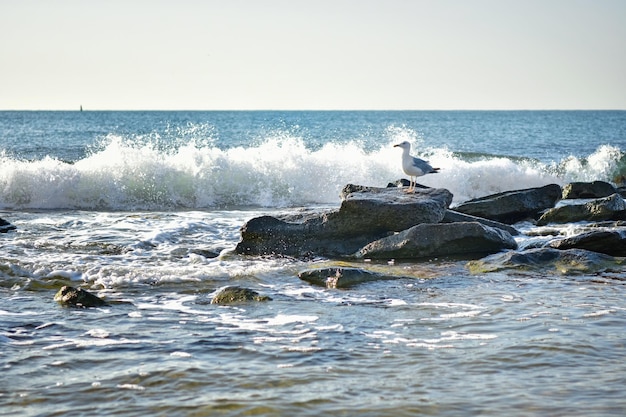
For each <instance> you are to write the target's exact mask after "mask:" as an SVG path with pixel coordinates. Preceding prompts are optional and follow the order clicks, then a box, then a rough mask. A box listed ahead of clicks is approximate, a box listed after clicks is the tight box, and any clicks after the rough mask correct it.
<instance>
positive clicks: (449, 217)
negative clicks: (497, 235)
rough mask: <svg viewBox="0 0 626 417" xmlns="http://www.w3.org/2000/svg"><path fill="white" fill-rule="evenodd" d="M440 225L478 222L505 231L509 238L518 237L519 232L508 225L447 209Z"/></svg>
mask: <svg viewBox="0 0 626 417" xmlns="http://www.w3.org/2000/svg"><path fill="white" fill-rule="evenodd" d="M441 222H442V223H458V222H478V223H480V224H484V225H485V226H489V227H495V228H496V229H502V230H505V231H507V232H508V233H509V234H510V235H511V236H517V235H519V231H518V230H517V229H516V228H514V227H513V226H510V225H508V224H504V223H500V222H497V221H495V220H489V219H483V218H482V217H477V216H472V215H469V214H464V213H459V212H458V211H454V210H450V209H448V210H447V211H446V215H445V216H444V218H443V220H442V221H441Z"/></svg>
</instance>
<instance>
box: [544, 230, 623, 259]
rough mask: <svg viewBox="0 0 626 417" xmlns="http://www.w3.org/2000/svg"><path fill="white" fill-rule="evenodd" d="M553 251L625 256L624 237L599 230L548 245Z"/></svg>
mask: <svg viewBox="0 0 626 417" xmlns="http://www.w3.org/2000/svg"><path fill="white" fill-rule="evenodd" d="M548 245H549V246H550V247H551V248H555V249H573V248H577V249H586V250H589V251H593V252H600V253H604V254H607V255H611V256H626V236H624V233H620V232H618V231H614V230H599V231H593V232H588V233H583V234H580V235H578V236H573V237H568V238H565V239H559V240H554V241H552V242H550V243H549V244H548Z"/></svg>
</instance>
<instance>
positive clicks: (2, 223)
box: [0, 218, 17, 233]
mask: <svg viewBox="0 0 626 417" xmlns="http://www.w3.org/2000/svg"><path fill="white" fill-rule="evenodd" d="M15 229H17V228H16V227H15V226H13V225H12V224H11V223H9V222H8V221H6V220H4V219H3V218H0V233H7V232H9V231H11V230H15Z"/></svg>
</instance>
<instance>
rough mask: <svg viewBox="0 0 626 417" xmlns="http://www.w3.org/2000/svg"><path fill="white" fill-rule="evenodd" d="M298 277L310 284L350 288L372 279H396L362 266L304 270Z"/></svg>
mask: <svg viewBox="0 0 626 417" xmlns="http://www.w3.org/2000/svg"><path fill="white" fill-rule="evenodd" d="M298 277H299V278H300V279H301V280H303V281H306V282H308V283H309V284H313V285H319V286H322V287H328V288H350V287H354V286H355V285H359V284H363V283H366V282H371V281H380V280H385V279H395V278H396V277H389V276H386V275H382V274H378V273H375V272H370V271H366V270H364V269H360V268H321V269H310V270H307V271H302V272H300V273H299V274H298Z"/></svg>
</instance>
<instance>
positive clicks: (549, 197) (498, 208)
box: [454, 184, 562, 224]
mask: <svg viewBox="0 0 626 417" xmlns="http://www.w3.org/2000/svg"><path fill="white" fill-rule="evenodd" d="M561 195H562V191H561V187H560V186H559V185H557V184H550V185H546V186H544V187H538V188H528V189H524V190H515V191H507V192H504V193H499V194H493V195H489V196H486V197H482V198H477V199H474V200H469V201H466V202H465V203H462V204H460V205H459V206H457V207H455V208H454V210H455V211H458V212H461V213H464V214H470V215H472V216H478V217H483V218H486V219H490V220H495V221H498V222H502V223H506V224H513V223H516V222H518V221H521V220H524V219H527V218H536V217H538V216H539V213H541V212H542V211H544V210H546V209H548V208H552V207H554V205H555V204H556V202H557V201H558V200H559V199H560V198H561Z"/></svg>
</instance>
